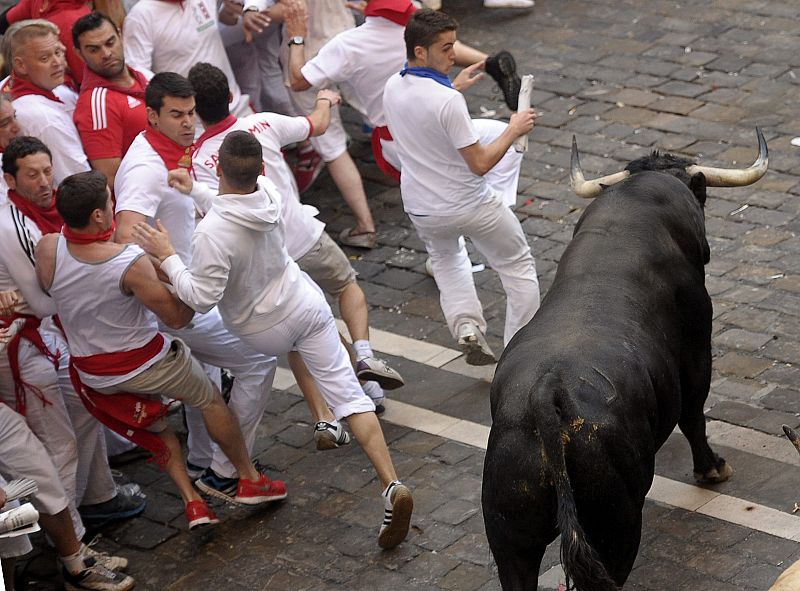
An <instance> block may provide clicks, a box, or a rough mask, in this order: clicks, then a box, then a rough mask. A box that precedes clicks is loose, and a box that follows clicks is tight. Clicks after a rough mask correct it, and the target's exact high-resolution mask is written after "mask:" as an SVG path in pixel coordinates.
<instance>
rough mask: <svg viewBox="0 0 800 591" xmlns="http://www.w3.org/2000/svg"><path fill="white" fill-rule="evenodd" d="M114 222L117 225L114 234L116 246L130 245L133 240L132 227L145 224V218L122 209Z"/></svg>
mask: <svg viewBox="0 0 800 591" xmlns="http://www.w3.org/2000/svg"><path fill="white" fill-rule="evenodd" d="M114 220H115V221H116V223H117V230H116V232H114V242H116V243H118V244H130V243H132V242H134V240H133V227H134V226H135V225H136V224H138V223H140V222H147V216H146V215H144V214H142V213H138V212H136V211H130V210H128V209H123V210H122V211H118V212H117V215H116V216H115V218H114Z"/></svg>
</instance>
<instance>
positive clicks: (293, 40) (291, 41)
mask: <svg viewBox="0 0 800 591" xmlns="http://www.w3.org/2000/svg"><path fill="white" fill-rule="evenodd" d="M305 44H306V40H305V39H303V38H302V37H301V36H300V35H295V36H294V37H292V38H291V39H289V46H292V45H305Z"/></svg>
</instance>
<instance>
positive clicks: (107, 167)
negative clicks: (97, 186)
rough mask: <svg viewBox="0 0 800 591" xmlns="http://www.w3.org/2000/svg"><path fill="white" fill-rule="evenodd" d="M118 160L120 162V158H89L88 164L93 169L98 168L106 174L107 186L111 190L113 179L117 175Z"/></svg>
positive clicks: (112, 188)
mask: <svg viewBox="0 0 800 591" xmlns="http://www.w3.org/2000/svg"><path fill="white" fill-rule="evenodd" d="M120 162H122V158H98V159H97V160H89V165H90V166H91V167H92V168H93V169H94V170H99V171H100V172H102V173H103V174H104V175H106V179H107V180H108V186H109V187H110V188H111V190H112V191H113V190H114V179H115V178H116V177H117V171H118V170H119V163H120Z"/></svg>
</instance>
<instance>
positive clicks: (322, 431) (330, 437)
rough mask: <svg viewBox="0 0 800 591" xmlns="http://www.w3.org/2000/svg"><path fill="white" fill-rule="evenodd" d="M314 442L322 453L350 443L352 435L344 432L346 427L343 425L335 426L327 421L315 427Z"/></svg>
mask: <svg viewBox="0 0 800 591" xmlns="http://www.w3.org/2000/svg"><path fill="white" fill-rule="evenodd" d="M314 441H315V442H316V444H317V449H318V450H320V451H325V450H327V449H336V448H337V447H340V446H342V445H347V444H348V443H350V434H349V433H348V432H347V431H345V430H344V425H342V424H341V423H338V424H337V425H335V426H334V425H331V424H330V423H326V422H325V421H320V422H319V423H317V424H316V425H314Z"/></svg>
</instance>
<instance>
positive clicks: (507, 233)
mask: <svg viewBox="0 0 800 591" xmlns="http://www.w3.org/2000/svg"><path fill="white" fill-rule="evenodd" d="M456 28H457V25H456V23H455V21H454V20H453V19H452V18H450V17H449V16H447V15H446V14H444V13H441V12H435V11H432V10H430V9H423V10H420V11H417V12H416V13H414V15H413V16H412V17H411V19H410V20H409V21H408V24H407V25H406V30H405V40H406V56H407V58H408V67H407V68H404V69H403V70H402V71H401V72H400V73H399V74H395V75H394V76H392V78H391V79H390V80H389V82H388V83H387V84H386V88H385V90H384V94H383V106H384V110H385V112H386V119H387V122H388V126H389V129H390V130H391V134H392V136H393V138H394V143H395V145H396V147H397V151H398V155H399V159H400V163H401V166H402V171H403V173H402V176H401V178H400V189H401V192H402V198H403V206H404V208H405V210H406V213H408V214H409V217H410V218H411V221H412V223H413V224H414V227H415V228H416V230H417V233H418V235H419V237H420V238H421V239H422V241H423V242H424V243H425V247H426V249H427V251H428V254H429V255H430V258H431V264H432V267H433V272H434V276H435V279H436V283H437V285H438V287H439V292H440V301H441V304H442V311H443V312H444V315H445V318H446V319H447V324H448V327H449V328H450V332H451V333H452V334H453V336H454V337H455V338H456V339H457V342H458V345H459V347H460V348H461V349H462V350H463V351H464V352H465V353H466V356H467V363H470V364H472V365H485V364H489V363H493V362H494V360H495V359H494V354H493V353H492V351H491V349H490V348H489V346H488V344H487V343H486V340H485V338H484V336H483V335H484V333H485V331H486V320H485V319H484V317H483V310H482V307H481V304H480V300H479V299H478V296H477V292H476V290H475V283H474V281H473V278H472V273H471V265H470V263H469V258H468V256H467V252H466V249H465V248H464V245H463V241H461V240H460V239H459V237H460V236H462V235H463V236H466V237H468V238H470V239H471V240H472V243H473V244H474V245H475V247H476V248H477V249H478V250H479V251H480V252H481V253H482V254H483V255H484V256H485V257H486V259H487V261H488V263H489V265H490V266H491V267H492V268H493V269H495V270H496V271H497V273H498V274H499V275H500V279H501V281H502V283H503V289H504V290H505V292H506V299H507V303H506V322H505V330H504V338H503V340H504V342H505V343H508V341H509V340H510V339H511V337H513V336H514V334H515V333H516V332H517V330H519V329H520V328H521V327H522V326H524V325H525V324H527V322H528V321H529V320H530V319H531V318H532V317H533V314H534V313H535V312H536V310H537V309H538V307H539V283H538V280H537V277H536V267H535V264H534V261H533V256H532V255H531V251H530V247H529V246H528V243H527V240H526V239H525V234H524V233H523V232H522V227H521V226H520V224H519V221H518V220H517V218H516V216H515V215H514V214H513V213H512V212H511V210H510V209H509V208H508V207H506V206H505V205H504V204H503V201H502V197H501V195H502V193H503V191H504V189H505V188H504V187H502V186H498V187H495V186H493V185H491V184H489V182H488V181H487V179H486V178H485V175H486V174H487V173H488V172H489V171H490V170H491V169H492V168H493V167H494V166H495V165H496V164H497V163H498V162H499V161H500V160H501V158H502V157H503V156H504V154H506V152H507V151H508V149H509V148H510V147H511V145H512V143H513V141H514V140H515V139H516V138H517V137H520V136H523V135H526V134H528V133H530V131H531V130H532V129H533V123H534V120H535V114H534V111H533V109H527V110H525V111H521V112H519V113H515V114H514V115H512V116H511V120H510V121H509V124H508V126H507V127H506V128H505V130H504V131H503V133H502V134H501V135H500V136H499V137H497V139H495V140H494V141H493V142H491V143H488V144H486V145H484V144H482V143H481V142H480V136H479V134H478V133H477V131H476V130H475V128H474V126H473V124H472V120H471V119H470V116H469V111H468V110H467V104H466V101H465V100H464V96H463V95H462V94H461V93H460V92H458V91H457V90H455V89H454V88H453V87H452V83H451V82H450V80H449V78H448V77H447V73H448V72H449V71H450V69H451V68H452V67H453V65H454V64H455V53H454V50H453V45H454V43H455V41H456Z"/></svg>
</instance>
